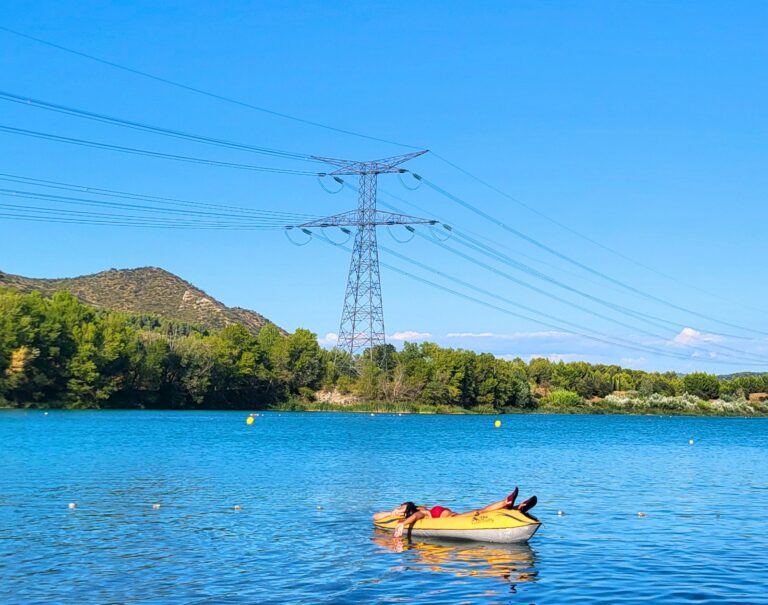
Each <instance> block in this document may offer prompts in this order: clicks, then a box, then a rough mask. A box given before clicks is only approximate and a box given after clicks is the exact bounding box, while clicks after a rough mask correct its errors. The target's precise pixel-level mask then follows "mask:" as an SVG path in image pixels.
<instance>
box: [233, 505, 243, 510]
mask: <svg viewBox="0 0 768 605" xmlns="http://www.w3.org/2000/svg"><path fill="white" fill-rule="evenodd" d="M234 509H235V510H243V508H242V507H241V506H240V505H239V504H235V506H234Z"/></svg>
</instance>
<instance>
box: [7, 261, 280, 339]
mask: <svg viewBox="0 0 768 605" xmlns="http://www.w3.org/2000/svg"><path fill="white" fill-rule="evenodd" d="M0 287H8V288H13V289H15V290H19V291H21V292H32V291H39V292H41V293H42V294H44V295H46V296H50V295H51V294H53V293H54V292H57V291H59V290H67V291H69V292H71V293H72V294H74V295H75V296H76V297H77V298H79V299H80V300H81V301H83V302H84V303H86V304H89V305H92V306H94V307H99V308H102V309H110V310H113V311H125V312H129V313H141V314H145V313H146V314H150V315H157V316H159V317H163V318H165V319H174V320H177V321H184V322H189V323H193V324H198V325H201V326H204V327H206V328H211V329H219V328H223V327H224V326H227V325H230V324H234V323H239V324H242V325H244V326H245V327H246V328H247V329H248V330H249V331H250V332H252V333H253V334H257V333H258V332H259V330H261V328H263V327H264V326H265V325H267V324H269V323H271V322H270V321H269V320H268V319H267V318H265V317H264V316H263V315H259V314H258V313H256V312H255V311H249V310H248V309H242V308H240V307H227V306H226V305H224V304H223V303H221V302H219V301H218V300H216V299H215V298H213V297H211V296H208V295H207V294H206V293H205V292H203V291H202V290H200V289H199V288H196V287H195V286H193V285H192V284H190V283H189V282H187V281H185V280H183V279H181V278H180V277H179V276H177V275H174V274H173V273H169V272H168V271H165V270H164V269H160V268H158V267H141V268H139V269H110V270H109V271H102V272H101V273H94V274H93V275H83V276H80V277H69V278H59V279H34V278H30V277H22V276H20V275H11V274H9V273H3V272H2V271H0Z"/></svg>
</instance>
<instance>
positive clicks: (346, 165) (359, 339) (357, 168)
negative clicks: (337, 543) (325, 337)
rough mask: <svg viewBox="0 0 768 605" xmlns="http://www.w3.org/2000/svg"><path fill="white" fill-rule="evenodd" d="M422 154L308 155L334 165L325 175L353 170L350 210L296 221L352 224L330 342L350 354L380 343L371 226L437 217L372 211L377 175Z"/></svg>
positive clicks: (380, 310) (396, 170) (417, 222)
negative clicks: (365, 158)
mask: <svg viewBox="0 0 768 605" xmlns="http://www.w3.org/2000/svg"><path fill="white" fill-rule="evenodd" d="M424 153H426V151H417V152H415V153H408V154H405V155H399V156H395V157H391V158H385V159H383V160H374V161H370V162H358V161H353V160H337V159H334V158H323V157H314V158H313V159H317V160H322V161H323V162H326V163H328V164H331V165H333V166H338V168H337V169H336V170H334V171H332V172H328V173H326V174H327V175H328V176H336V177H341V176H350V175H355V176H357V177H358V188H357V191H358V194H357V209H356V210H350V211H348V212H342V213H341V214H334V215H332V216H328V217H325V218H322V219H319V220H316V221H311V222H308V223H303V224H302V225H297V227H298V228H303V229H309V228H311V227H315V228H317V227H321V228H322V227H342V228H346V227H356V231H355V245H354V248H353V250H352V260H351V261H350V263H349V277H348V278H347V287H346V292H345V294H344V309H343V311H342V313H341V326H340V328H339V339H338V341H337V343H336V348H337V349H339V350H342V351H345V352H347V353H349V355H350V358H351V359H354V358H355V356H356V355H359V354H360V353H362V352H364V351H365V350H366V349H368V350H370V351H372V350H373V347H376V346H379V345H383V344H386V337H385V335H384V308H383V305H382V301H381V279H380V277H379V248H378V244H377V240H376V227H378V226H379V225H434V224H435V223H436V222H437V221H434V220H429V219H423V218H418V217H415V216H409V215H407V214H395V213H392V212H383V211H381V210H377V209H376V188H377V184H378V176H379V175H380V174H385V173H402V172H406V170H405V169H403V168H398V166H399V165H400V164H402V163H403V162H407V161H408V160H410V159H412V158H415V157H417V156H420V155H422V154H424Z"/></svg>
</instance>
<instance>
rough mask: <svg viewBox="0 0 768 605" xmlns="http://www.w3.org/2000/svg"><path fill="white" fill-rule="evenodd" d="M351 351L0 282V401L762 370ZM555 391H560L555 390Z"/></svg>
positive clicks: (425, 400) (397, 398) (740, 392)
mask: <svg viewBox="0 0 768 605" xmlns="http://www.w3.org/2000/svg"><path fill="white" fill-rule="evenodd" d="M369 353H370V354H369V355H365V356H364V357H363V358H362V359H361V360H360V362H361V363H360V364H359V366H358V368H359V371H354V372H353V371H352V370H351V367H352V364H351V363H350V361H351V360H349V359H345V358H343V357H339V356H337V355H336V354H334V353H333V352H330V351H326V350H324V349H322V348H321V347H320V346H319V345H318V342H317V338H316V336H315V335H314V334H313V333H311V332H310V331H308V330H303V329H299V330H296V331H295V332H294V333H293V334H284V333H283V332H281V331H280V330H279V329H278V328H277V327H276V326H274V325H271V324H270V325H267V326H266V327H264V328H263V329H262V330H261V331H260V332H259V334H258V335H254V334H251V333H250V332H249V331H248V330H246V329H245V328H244V327H243V326H240V325H230V326H227V327H225V328H223V329H221V330H207V329H205V328H202V327H200V326H195V325H192V324H187V323H183V322H176V321H171V320H165V319H159V318H157V317H153V316H147V315H135V314H127V313H119V312H113V311H105V310H100V309H95V308H93V307H91V306H89V305H86V304H83V303H81V302H80V301H79V300H78V299H77V298H75V297H74V296H72V295H71V294H69V293H67V292H58V293H56V294H55V295H53V296H52V297H50V298H46V297H43V296H42V295H40V294H39V293H36V292H33V293H29V294H23V293H20V292H18V291H15V290H10V289H0V405H7V406H29V405H61V406H67V407H85V408H96V407H121V408H123V407H147V408H153V407H154V408H189V409H195V408H218V409H235V408H260V407H269V406H270V405H273V404H279V403H284V402H288V401H311V400H312V399H314V397H315V396H316V393H317V392H318V391H320V390H324V391H335V392H338V393H341V394H349V395H351V396H353V397H356V398H358V399H360V400H364V401H388V402H417V403H422V404H428V405H432V406H449V407H461V408H470V409H471V408H476V409H484V410H489V411H491V410H497V411H504V410H511V409H515V408H517V409H520V408H528V409H531V408H535V407H536V406H537V405H539V404H540V403H541V402H544V403H546V402H547V401H548V398H557V397H560V398H561V399H562V398H563V395H564V394H565V395H567V396H570V397H573V398H575V399H576V400H582V401H583V400H587V399H590V398H595V397H598V398H599V397H605V396H606V395H609V394H611V393H613V392H615V391H620V392H635V393H637V394H638V395H639V396H651V395H653V394H660V395H665V396H666V395H681V394H684V393H688V394H691V395H694V396H696V397H699V398H701V399H716V398H718V397H722V396H732V397H746V396H748V395H749V394H751V393H759V392H768V374H764V375H746V376H735V377H731V378H728V379H725V380H721V379H718V378H717V377H716V376H713V375H709V374H703V373H694V374H688V375H685V376H680V375H678V374H676V373H673V372H665V373H656V372H644V371H639V370H630V369H625V368H621V367H620V366H616V365H596V364H589V363H586V362H573V363H564V362H552V361H549V360H547V359H543V358H534V359H532V360H531V361H529V362H525V361H523V360H522V359H514V360H503V359H499V358H497V357H494V356H493V355H491V354H488V353H479V354H478V353H475V352H472V351H466V350H461V349H450V348H444V347H440V346H438V345H436V344H434V343H419V344H415V343H405V345H404V346H403V348H402V349H401V350H396V349H395V348H394V347H392V346H391V345H386V346H383V347H377V348H376V349H374V350H372V351H370V352H369ZM566 398H567V397H566Z"/></svg>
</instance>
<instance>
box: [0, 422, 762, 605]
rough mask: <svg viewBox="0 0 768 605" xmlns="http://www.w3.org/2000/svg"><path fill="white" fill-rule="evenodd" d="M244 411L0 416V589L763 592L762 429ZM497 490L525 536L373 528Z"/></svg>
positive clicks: (79, 595)
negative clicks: (525, 521) (400, 508)
mask: <svg viewBox="0 0 768 605" xmlns="http://www.w3.org/2000/svg"><path fill="white" fill-rule="evenodd" d="M245 418H246V415H245V414H243V413H235V412H222V413H218V412H146V411H145V412H50V413H49V414H48V415H44V413H43V412H40V411H30V412H18V411H7V412H0V602H3V603H6V602H8V603H129V602H130V603H138V602H145V603H401V602H409V603H579V602H600V603H618V602H622V603H633V602H645V603H649V602H659V603H687V602H697V603H707V602H709V603H726V602H740V603H758V602H764V603H768V571H766V568H767V565H766V562H767V559H766V557H768V524H767V523H766V515H767V514H768V421H765V420H747V419H716V418H667V417H600V416H588V417H587V416H582V417H576V416H539V415H533V416H506V417H503V425H502V427H501V428H498V429H496V428H494V427H493V420H494V419H493V418H491V417H483V416H466V417H458V416H393V415H376V416H374V417H371V416H370V415H367V414H359V415H358V414H286V413H282V414H279V413H267V414H265V415H263V416H259V417H257V418H256V421H255V422H254V424H253V425H252V426H246V424H245ZM689 439H693V440H694V441H695V443H694V445H689ZM515 485H519V486H520V489H521V496H522V497H527V496H528V495H529V494H531V493H534V492H535V493H536V494H538V496H539V499H540V503H539V506H538V507H537V508H536V509H535V513H536V514H537V516H538V517H539V518H540V519H541V520H542V521H543V526H542V528H541V530H540V531H539V533H538V534H537V535H536V536H535V537H534V538H533V540H532V541H531V542H530V545H529V546H504V545H484V544H480V543H460V542H453V543H451V542H426V541H424V542H417V543H414V544H408V543H407V542H406V543H401V544H398V543H396V542H393V540H392V539H391V538H389V537H388V536H386V535H382V534H377V533H375V532H374V530H373V529H372V526H371V522H370V515H371V513H372V512H373V511H375V510H381V509H385V508H391V507H392V506H394V505H396V504H399V503H400V502H402V501H403V500H406V499H412V500H417V501H419V502H423V503H428V504H438V503H439V504H443V505H446V506H450V507H452V508H454V509H455V510H462V509H467V508H473V507H477V506H482V505H484V504H487V503H489V502H491V501H493V500H496V499H500V498H502V497H504V496H505V495H506V494H507V493H508V492H509V491H510V490H511V489H512V488H513V487H514V486H515ZM69 502H75V503H77V508H76V509H74V510H70V509H68V507H67V505H68V503H69ZM153 503H159V504H161V508H159V509H153V508H152V504H153ZM236 505H239V506H240V507H242V509H241V510H240V511H236V510H235V509H234V507H235V506H236ZM558 511H563V512H564V513H565V515H563V516H558V514H557V513H558ZM640 511H642V512H644V513H646V516H645V517H639V516H638V515H637V513H638V512H640Z"/></svg>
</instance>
